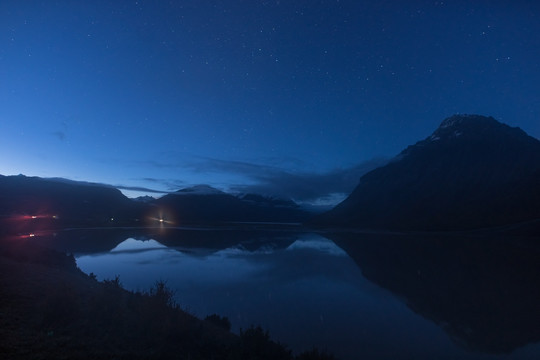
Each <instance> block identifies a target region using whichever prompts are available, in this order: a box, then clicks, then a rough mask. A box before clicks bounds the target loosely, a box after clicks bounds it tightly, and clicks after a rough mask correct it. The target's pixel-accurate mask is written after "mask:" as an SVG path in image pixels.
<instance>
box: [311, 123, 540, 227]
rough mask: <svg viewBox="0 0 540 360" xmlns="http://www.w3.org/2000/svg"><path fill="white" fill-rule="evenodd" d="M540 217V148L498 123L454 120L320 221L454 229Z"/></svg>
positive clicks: (363, 182)
mask: <svg viewBox="0 0 540 360" xmlns="http://www.w3.org/2000/svg"><path fill="white" fill-rule="evenodd" d="M538 218H540V141H538V140H537V139H535V138H532V137H530V136H528V135H527V134H526V133H525V132H524V131H522V130H521V129H519V128H512V127H510V126H508V125H505V124H502V123H500V122H498V121H496V120H495V119H493V118H491V117H484V116H478V115H455V116H452V117H450V118H447V119H446V120H444V121H443V122H442V123H441V125H440V126H439V128H438V129H437V130H435V132H434V133H433V134H432V135H431V136H429V137H427V138H426V139H424V140H422V141H419V142H418V143H416V144H415V145H412V146H409V147H408V148H406V149H405V150H404V151H402V152H401V153H400V154H399V155H398V156H397V157H396V158H394V159H393V160H392V161H390V162H389V163H388V164H387V165H385V166H382V167H380V168H377V169H375V170H373V171H371V172H369V173H367V174H366V175H364V176H362V177H361V178H360V183H359V185H358V186H357V188H356V189H355V190H354V191H353V192H352V193H351V195H350V196H349V197H348V198H347V199H346V200H344V201H343V202H342V203H340V204H339V205H337V206H336V207H335V208H334V209H333V210H331V211H330V212H328V213H326V214H324V215H323V216H321V217H319V218H318V219H317V221H316V222H317V223H319V224H324V225H332V226H345V227H362V228H379V229H399V230H453V229H472V228H480V227H492V226H500V225H507V224H513V223H519V222H527V221H531V220H534V219H538Z"/></svg>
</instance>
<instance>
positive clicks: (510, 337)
mask: <svg viewBox="0 0 540 360" xmlns="http://www.w3.org/2000/svg"><path fill="white" fill-rule="evenodd" d="M327 236H328V237H329V238H331V239H332V240H333V241H334V242H335V243H336V244H337V245H338V246H340V247H341V248H342V249H343V250H345V251H346V252H347V254H348V255H349V256H350V257H351V258H352V259H353V260H354V261H355V262H356V263H357V265H358V266H359V267H360V269H361V270H362V274H363V275H364V276H365V277H366V278H367V279H368V280H370V281H372V282H374V283H376V284H377V285H379V286H381V287H384V288H386V289H388V290H390V291H391V292H392V293H394V294H395V295H397V296H398V298H400V299H401V300H402V301H403V302H405V303H406V304H407V306H408V307H409V308H411V309H412V310H413V311H415V312H416V313H418V314H420V315H422V316H423V317H425V318H428V319H430V320H432V321H434V322H435V323H436V324H437V325H439V326H440V327H441V328H443V330H444V331H446V332H447V333H448V335H449V336H450V337H451V338H452V340H453V341H455V342H456V343H458V344H460V345H462V346H464V347H466V348H468V349H470V350H473V351H481V352H485V353H499V354H502V353H509V352H511V351H513V350H515V349H516V348H518V347H522V346H525V345H526V344H531V343H537V342H539V341H540V327H539V326H538V320H537V319H538V318H540V302H539V301H538V300H539V299H540V287H539V286H538V279H539V278H540V262H539V261H538V259H540V246H539V244H538V241H537V240H538V238H536V237H507V236H506V235H505V234H500V233H491V234H489V233H485V234H482V235H474V236H472V235H470V234H469V235H468V236H466V237H465V236H461V237H459V236H456V235H449V234H446V235H445V234H438V235H418V234H415V235H407V236H405V235H396V234H346V233H338V234H327Z"/></svg>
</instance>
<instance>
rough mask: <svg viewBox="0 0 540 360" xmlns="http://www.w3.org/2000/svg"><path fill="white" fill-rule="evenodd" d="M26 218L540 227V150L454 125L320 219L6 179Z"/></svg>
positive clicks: (4, 192)
mask: <svg viewBox="0 0 540 360" xmlns="http://www.w3.org/2000/svg"><path fill="white" fill-rule="evenodd" d="M17 216H19V217H21V216H22V217H21V218H20V219H26V218H25V217H24V216H26V217H29V218H30V219H32V220H33V222H34V223H36V224H37V223H40V224H42V225H40V226H38V228H42V227H51V226H52V227H62V226H63V227H66V226H71V227H84V226H92V227H95V226H106V227H110V226H149V225H150V226H155V225H160V226H161V225H163V226H181V225H186V224H207V225H211V224H216V223H221V222H289V223H291V222H305V221H309V223H310V224H313V225H316V226H323V227H345V228H363V229H366V228H369V229H386V230H422V231H425V230H436V231H441V230H466V229H477V228H483V227H497V226H507V225H511V224H518V223H526V222H534V221H535V220H538V219H540V141H538V140H537V139H535V138H532V137H530V136H528V135H527V134H526V133H525V132H524V131H522V130H521V129H519V128H512V127H510V126H508V125H505V124H502V123H500V122H498V121H496V120H495V119H493V118H491V117H484V116H478V115H455V116H452V117H450V118H447V119H445V120H444V121H443V122H442V123H441V125H440V126H439V128H438V129H436V130H435V132H433V134H432V135H430V136H429V137H427V138H426V139H424V140H422V141H419V142H417V143H416V144H414V145H412V146H409V147H408V148H406V149H405V150H403V151H402V152H401V153H400V154H399V155H398V156H397V157H395V158H394V159H393V160H391V161H390V162H389V163H387V164H386V165H384V166H381V167H379V168H376V169H375V170H372V171H370V172H368V173H367V174H365V175H364V176H362V177H361V178H360V182H359V184H358V186H357V187H356V189H355V190H354V191H353V192H352V193H351V194H350V196H349V197H348V198H347V199H346V200H344V201H343V202H342V203H340V204H339V205H337V206H336V207H335V208H334V209H332V210H331V211H329V212H327V213H325V214H323V215H320V216H317V217H315V218H314V219H310V218H311V217H312V216H313V213H311V212H307V211H305V210H304V209H302V208H300V207H299V206H298V205H297V204H295V203H294V202H293V201H291V200H281V199H275V198H269V197H264V196H261V195H255V194H247V195H242V196H234V195H231V194H227V193H224V192H222V191H219V190H217V189H214V188H212V187H210V186H207V185H198V186H195V187H191V188H187V189H181V190H179V191H177V192H175V193H170V194H167V195H165V196H163V197H161V198H158V199H154V198H152V197H144V198H138V199H129V198H127V197H126V196H124V195H123V194H122V193H121V192H120V191H119V190H118V189H116V188H114V187H112V186H107V185H102V184H93V183H86V182H75V181H70V180H66V179H42V178H36V177H26V176H0V219H2V222H4V223H5V222H6V221H8V222H9V221H11V220H9V219H14V218H16V217H17ZM22 223H24V224H25V225H24V226H25V227H27V225H28V222H22ZM13 224H21V222H17V221H15V222H13V221H12V222H10V226H9V227H10V228H13V226H14V225H13ZM3 228H6V226H3ZM0 231H3V230H0ZM17 231H18V230H17Z"/></svg>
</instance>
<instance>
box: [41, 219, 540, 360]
mask: <svg viewBox="0 0 540 360" xmlns="http://www.w3.org/2000/svg"><path fill="white" fill-rule="evenodd" d="M48 241H50V242H51V244H50V245H51V246H54V247H57V248H60V249H63V250H67V251H69V252H72V253H74V254H75V256H76V259H77V264H78V266H79V267H80V268H81V269H82V270H83V271H84V272H86V273H94V274H96V275H97V278H98V279H99V280H103V279H112V278H114V277H115V276H117V275H118V276H119V277H120V281H121V283H122V284H123V286H124V287H125V288H126V289H129V290H148V289H150V287H151V286H152V285H153V284H154V283H155V282H156V281H157V280H163V281H166V282H167V285H168V286H169V287H170V288H171V289H172V290H173V291H175V297H176V301H177V303H178V304H179V305H180V306H181V307H182V308H183V309H185V310H187V311H189V312H191V313H193V314H194V315H196V316H198V317H201V318H204V317H205V316H207V315H210V314H214V313H217V314H219V315H221V316H227V317H228V318H229V319H230V321H231V323H232V330H233V331H234V332H238V331H239V330H240V329H241V328H242V329H246V328H248V327H249V326H250V325H261V326H262V327H263V328H264V329H267V330H268V331H269V332H270V335H271V337H272V338H273V339H274V340H277V341H280V342H282V343H284V344H286V345H288V346H289V347H290V348H291V349H293V350H294V351H302V350H306V349H310V348H312V347H313V346H317V347H318V348H320V349H327V350H328V351H330V352H331V353H333V354H335V355H337V356H338V357H339V358H341V359H358V358H362V359H457V358H459V359H538V358H539V357H540V326H538V324H539V319H540V285H539V284H540V283H539V282H538V279H540V261H539V260H538V259H540V253H539V245H538V244H536V242H537V241H535V239H527V238H524V239H507V238H504V237H492V236H481V237H471V236H456V235H453V236H450V235H437V236H435V235H429V236H428V235H415V236H411V235H408V236H404V235H399V234H345V233H339V234H324V235H322V234H317V233H303V232H296V231H272V230H243V231H236V230H226V229H224V230H208V229H146V230H145V231H139V230H114V231H111V230H99V231H89V230H86V231H81V230H77V231H75V230H73V231H64V232H61V233H59V234H58V235H57V236H56V237H55V238H54V239H51V240H48Z"/></svg>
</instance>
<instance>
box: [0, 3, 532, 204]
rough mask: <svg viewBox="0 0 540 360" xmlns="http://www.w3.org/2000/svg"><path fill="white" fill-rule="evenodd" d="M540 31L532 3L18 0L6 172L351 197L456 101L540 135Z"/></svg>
mask: <svg viewBox="0 0 540 360" xmlns="http://www.w3.org/2000/svg"><path fill="white" fill-rule="evenodd" d="M538 34H540V2H538V1H534V0H531V1H519V0H518V1H510V0H508V1H398V0H395V1H371V0H370V1H360V0H356V1H353V0H351V1H345V0H342V1H337V0H334V1H330V0H328V1H324V0H321V1H314V0H309V1H308V0H305V1H293V0H281V1H279V0H278V1H256V0H245V1H240V0H229V1H204V0H193V1H180V0H179V1H170V2H169V1H77V0H73V1H53V0H46V1H20V0H13V1H11V0H2V1H1V2H0V154H1V158H0V174H3V175H12V174H19V173H22V174H25V175H31V176H43V177H65V178H69V179H74V180H82V181H91V182H100V183H107V184H112V185H115V186H120V187H122V188H124V190H123V191H125V193H126V194H128V195H129V196H134V195H137V194H141V193H142V192H140V191H139V192H135V191H127V190H126V189H128V188H138V187H141V188H146V189H154V190H159V191H172V190H177V189H179V188H183V187H187V186H191V185H194V184H209V185H212V186H215V187H217V188H219V189H222V190H227V191H234V192H248V191H257V192H261V193H265V194H266V195H278V196H289V197H292V198H294V199H295V200H297V201H300V202H308V203H313V202H317V201H319V202H332V201H336V200H337V199H340V198H342V197H343V196H344V195H343V194H346V193H347V192H349V191H351V190H352V188H353V187H354V186H355V184H356V183H357V181H358V177H359V176H360V174H361V173H362V172H363V171H365V170H367V169H369V168H371V167H373V166H376V165H377V164H381V163H382V161H383V159H388V158H391V157H393V156H395V155H396V154H397V153H399V152H400V151H401V150H402V149H403V148H404V147H406V146H407V145H410V144H413V143H415V142H416V141H418V140H421V139H423V138H425V137H427V136H428V135H430V134H431V133H432V132H433V131H434V130H435V129H436V128H437V126H438V125H439V124H440V122H441V121H442V120H443V119H444V118H446V117H448V116H450V115H452V114H456V113H475V114H482V115H489V116H493V117H495V118H496V119H498V120H500V121H502V122H505V123H507V124H509V125H511V126H519V127H520V128H522V129H523V130H525V131H526V132H527V133H529V134H530V135H532V136H534V137H536V138H540V116H539V115H540V36H539V35H538ZM154 195H156V196H157V195H159V194H157V193H156V194H154Z"/></svg>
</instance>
